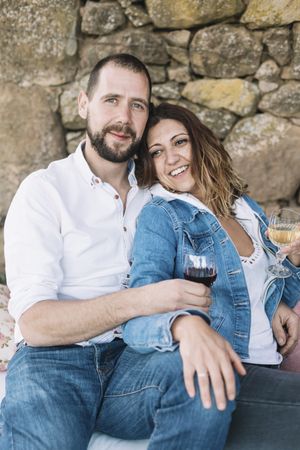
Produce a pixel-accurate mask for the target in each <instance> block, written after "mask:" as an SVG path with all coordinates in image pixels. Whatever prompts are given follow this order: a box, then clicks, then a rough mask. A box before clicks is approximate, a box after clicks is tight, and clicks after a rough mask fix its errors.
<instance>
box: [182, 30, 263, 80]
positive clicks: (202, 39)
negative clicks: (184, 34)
mask: <svg viewBox="0 0 300 450" xmlns="http://www.w3.org/2000/svg"><path fill="white" fill-rule="evenodd" d="M261 54H262V44H261V42H260V40H259V38H258V36H257V35H256V34H254V33H250V32H249V31H248V30H247V29H246V28H245V27H243V26H236V25H229V24H222V25H214V26H212V27H207V28H203V29H202V30H199V31H198V32H197V33H196V34H195V36H194V39H193V40H192V43H191V45H190V59H191V63H192V68H193V70H194V72H195V73H198V74H200V75H205V76H207V77H215V78H235V77H241V76H245V75H250V74H253V73H254V72H255V71H256V70H257V69H258V67H259V64H260V58H261Z"/></svg>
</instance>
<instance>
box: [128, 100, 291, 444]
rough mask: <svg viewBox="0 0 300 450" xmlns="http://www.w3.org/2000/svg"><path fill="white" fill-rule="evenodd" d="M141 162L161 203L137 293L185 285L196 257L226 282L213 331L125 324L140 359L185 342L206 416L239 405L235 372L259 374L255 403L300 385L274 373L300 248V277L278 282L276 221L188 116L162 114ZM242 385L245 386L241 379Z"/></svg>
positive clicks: (140, 230) (186, 364)
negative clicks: (282, 313) (273, 269)
mask: <svg viewBox="0 0 300 450" xmlns="http://www.w3.org/2000/svg"><path fill="white" fill-rule="evenodd" d="M139 162H140V164H141V166H140V168H139V170H140V174H139V175H140V177H141V179H142V183H143V184H144V185H145V186H152V185H154V186H152V188H151V192H152V194H153V200H152V201H151V202H150V203H149V204H148V205H146V206H145V207H144V209H143V211H142V213H141V215H140V217H139V220H138V226H137V232H136V237H135V243H134V248H133V264H132V271H131V281H130V285H131V286H132V287H137V286H141V285H145V284H148V283H153V282H156V281H159V280H163V279H171V278H183V261H184V255H185V254H187V253H192V254H195V255H197V254H201V255H202V254H204V255H210V254H214V255H215V258H216V261H217V279H216V281H215V283H214V284H213V286H212V289H211V296H212V305H211V307H210V310H209V316H210V320H211V324H210V326H209V325H208V324H207V323H206V322H205V320H203V316H202V317H198V316H197V315H196V314H197V313H196V312H194V311H192V312H189V311H181V312H179V313H178V314H177V315H176V317H171V318H170V315H162V316H165V317H166V318H167V319H166V321H165V322H163V319H162V318H161V317H159V316H153V317H150V318H146V317H145V318H144V317H141V318H137V319H134V320H131V321H129V322H128V323H127V324H126V325H125V327H124V340H125V341H126V342H127V343H128V344H129V345H130V346H131V347H133V348H134V349H135V350H137V351H140V352H146V351H153V350H159V351H166V350H174V349H176V347H177V346H178V344H179V351H180V354H181V357H182V363H183V376H184V382H185V385H186V389H187V392H188V393H189V395H190V396H191V397H193V396H194V395H195V388H197V386H195V383H194V375H195V374H197V380H198V385H199V389H200V396H201V400H202V403H203V407H204V408H210V407H215V403H216V407H217V408H218V409H219V410H224V409H225V408H226V402H227V400H233V399H234V397H235V387H234V386H233V384H234V378H233V375H232V373H231V371H232V372H233V368H234V369H235V372H236V373H238V374H239V375H245V373H246V372H245V370H244V368H243V366H242V365H241V363H240V360H241V361H242V362H243V363H244V364H245V367H246V369H247V375H246V376H245V377H244V380H249V379H250V377H251V376H252V377H253V375H251V374H253V373H254V372H255V374H258V375H257V376H256V378H255V380H256V381H255V382H254V383H252V384H251V386H252V387H253V385H254V386H255V389H256V391H255V392H254V393H253V392H252V394H253V395H254V397H257V398H258V399H260V396H261V398H262V397H263V395H262V394H263V393H262V391H263V390H265V387H263V383H262V381H261V380H266V379H268V382H267V384H269V383H271V381H270V380H273V379H274V378H277V379H279V378H280V380H282V378H284V380H285V382H286V386H288V387H290V386H292V385H293V383H294V381H295V380H296V379H295V374H289V373H284V375H282V372H277V371H274V370H272V368H278V366H279V364H280V363H281V360H282V356H281V354H280V353H279V352H278V350H277V342H276V340H275V338H274V335H273V332H272V319H273V316H274V314H275V311H276V309H277V307H278V304H279V302H281V301H283V302H285V303H286V304H287V305H288V306H290V307H293V306H295V304H296V302H297V301H298V300H299V298H300V281H299V280H300V268H299V267H298V266H299V265H300V251H299V250H300V246H299V241H297V242H295V243H294V244H292V245H290V246H289V247H287V248H286V249H285V251H286V252H287V253H288V259H287V260H286V261H285V264H286V265H287V266H289V268H290V269H291V271H292V276H291V277H289V278H288V279H286V280H283V279H279V278H275V277H272V278H270V276H268V275H267V271H266V270H267V267H268V266H269V265H270V264H271V263H272V262H274V253H275V252H276V248H275V247H274V246H273V245H272V244H271V242H270V241H269V239H268V238H267V236H266V230H267V218H266V217H265V215H264V213H263V211H262V209H261V208H260V207H259V206H258V205H257V204H256V203H255V202H254V201H253V200H252V199H250V198H249V197H248V196H247V195H246V187H245V186H244V184H243V183H242V181H241V179H240V178H239V177H238V175H237V174H236V173H235V171H234V169H233V168H232V164H231V159H230V156H229V155H228V153H227V152H226V151H225V149H224V147H223V146H222V144H221V143H220V142H219V141H218V140H217V139H216V138H215V136H214V135H213V133H212V132H211V131H210V130H209V129H208V128H207V127H205V126H204V125H203V124H202V123H201V122H200V121H199V120H198V118H197V117H196V116H195V115H194V114H193V113H191V112H190V111H188V110H186V109H185V108H182V107H180V106H175V105H171V104H166V103H165V104H161V105H160V106H158V107H157V108H156V109H155V110H154V112H153V114H152V116H151V117H150V119H149V124H148V128H147V135H146V142H145V146H144V149H143V151H142V154H141V157H140V160H139ZM281 307H283V308H285V306H284V303H281ZM178 316H179V317H178ZM237 355H238V356H237ZM239 358H240V359H239ZM278 374H280V376H279V375H278ZM296 376H297V375H296ZM236 382H237V387H238V385H239V381H238V377H237V379H236ZM296 383H298V384H296V385H297V386H298V389H299V381H298V380H296ZM196 384H197V383H196ZM243 385H247V382H242V386H243ZM270 385H271V384H270ZM211 388H212V391H213V394H214V395H212V393H211ZM276 389H279V388H278V386H277V385H276ZM283 390H287V389H285V388H284V389H283ZM289 392H291V391H289ZM242 393H243V389H242V391H241V394H242ZM241 394H240V395H241ZM248 394H249V392H248ZM287 395H288V394H287ZM289 395H290V394H289ZM290 396H291V395H290ZM212 397H214V399H215V403H214V401H213V398H212ZM282 398H284V397H282ZM285 400H286V401H287V403H288V404H289V402H292V401H293V400H292V399H291V398H288V399H285ZM280 402H281V400H280ZM280 402H279V403H280ZM297 408H298V409H297V411H298V416H299V407H297ZM292 409H293V408H292ZM294 414H295V412H294V410H293V417H295V416H294ZM273 426H274V427H276V426H277V425H274V424H273ZM273 431H274V432H275V430H273ZM226 433H227V432H226ZM298 437H299V436H298ZM243 448H246V447H243ZM285 448H289V447H288V446H286V447H285Z"/></svg>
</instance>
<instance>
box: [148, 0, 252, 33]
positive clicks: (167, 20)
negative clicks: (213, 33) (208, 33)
mask: <svg viewBox="0 0 300 450" xmlns="http://www.w3.org/2000/svg"><path fill="white" fill-rule="evenodd" d="M146 6H147V9H148V13H149V15H150V17H151V19H152V20H153V23H154V25H155V26H156V27H157V28H191V27H194V26H196V25H205V24H207V23H211V22H215V21H216V20H220V19H226V18H227V17H232V16H235V15H236V14H239V13H241V12H242V11H243V10H244V9H245V6H244V4H243V2H242V1H241V0H214V1H211V0H146Z"/></svg>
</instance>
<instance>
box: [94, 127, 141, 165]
mask: <svg viewBox="0 0 300 450" xmlns="http://www.w3.org/2000/svg"><path fill="white" fill-rule="evenodd" d="M110 131H114V132H116V133H123V134H125V135H129V136H131V138H132V143H131V144H130V145H129V147H127V149H124V150H120V149H121V146H122V144H119V143H117V142H116V143H115V144H114V148H112V147H109V146H108V145H107V144H106V142H105V136H106V134H107V133H109V132H110ZM86 132H87V135H88V137H89V139H90V141H91V145H92V147H93V149H94V150H95V151H96V152H97V153H98V155H99V156H101V158H103V159H106V160H107V161H110V162H114V163H123V162H126V161H128V160H129V159H130V158H132V157H133V156H134V155H135V154H136V153H137V152H138V149H139V146H140V142H141V141H140V140H136V133H135V132H134V131H133V130H132V129H131V128H130V127H129V126H128V125H121V124H120V125H117V124H116V125H110V126H107V127H105V128H103V130H102V131H101V132H98V133H93V132H92V130H91V129H90V127H89V124H87V129H86ZM123 145H124V144H123Z"/></svg>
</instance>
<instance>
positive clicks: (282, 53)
mask: <svg viewBox="0 0 300 450" xmlns="http://www.w3.org/2000/svg"><path fill="white" fill-rule="evenodd" d="M263 43H264V44H266V46H267V49H268V53H269V55H270V56H272V58H274V59H275V61H276V62H277V63H278V64H280V65H281V66H283V65H284V64H287V63H288V62H289V60H290V58H291V54H292V48H291V39H290V30H289V29H288V28H287V27H282V28H269V29H268V30H266V31H265V32H264V36H263Z"/></svg>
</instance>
